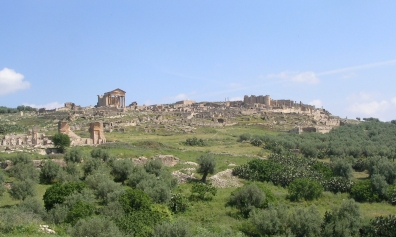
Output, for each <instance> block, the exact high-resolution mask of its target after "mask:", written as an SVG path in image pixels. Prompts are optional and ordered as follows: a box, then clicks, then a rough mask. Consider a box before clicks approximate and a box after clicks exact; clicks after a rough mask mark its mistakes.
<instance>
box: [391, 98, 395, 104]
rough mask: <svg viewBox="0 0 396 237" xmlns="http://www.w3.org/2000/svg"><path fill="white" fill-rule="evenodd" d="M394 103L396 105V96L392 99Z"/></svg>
mask: <svg viewBox="0 0 396 237" xmlns="http://www.w3.org/2000/svg"><path fill="white" fill-rule="evenodd" d="M391 102H392V104H394V105H396V97H395V98H392V99H391Z"/></svg>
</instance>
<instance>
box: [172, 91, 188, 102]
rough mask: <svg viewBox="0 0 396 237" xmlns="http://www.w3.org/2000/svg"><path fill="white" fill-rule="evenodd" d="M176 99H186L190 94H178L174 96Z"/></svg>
mask: <svg viewBox="0 0 396 237" xmlns="http://www.w3.org/2000/svg"><path fill="white" fill-rule="evenodd" d="M173 98H174V99H175V100H177V101H180V100H186V99H187V98H188V96H187V95H186V94H184V93H181V94H178V95H177V96H175V97H173Z"/></svg>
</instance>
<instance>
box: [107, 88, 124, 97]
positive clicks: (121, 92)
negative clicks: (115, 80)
mask: <svg viewBox="0 0 396 237" xmlns="http://www.w3.org/2000/svg"><path fill="white" fill-rule="evenodd" d="M125 94H126V92H125V91H123V90H121V89H120V88H117V89H115V90H112V91H109V92H106V93H105V95H110V96H113V95H121V96H125Z"/></svg>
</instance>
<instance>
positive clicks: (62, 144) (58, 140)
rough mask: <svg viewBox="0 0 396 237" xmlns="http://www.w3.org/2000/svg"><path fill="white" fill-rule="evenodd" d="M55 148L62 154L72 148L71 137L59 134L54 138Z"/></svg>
mask: <svg viewBox="0 0 396 237" xmlns="http://www.w3.org/2000/svg"><path fill="white" fill-rule="evenodd" d="M52 142H53V143H54V146H55V147H56V148H58V149H59V151H60V152H62V153H63V152H64V151H65V149H66V148H67V147H69V146H70V143H71V141H70V137H69V136H68V135H66V134H63V133H57V134H55V135H54V136H53V137H52Z"/></svg>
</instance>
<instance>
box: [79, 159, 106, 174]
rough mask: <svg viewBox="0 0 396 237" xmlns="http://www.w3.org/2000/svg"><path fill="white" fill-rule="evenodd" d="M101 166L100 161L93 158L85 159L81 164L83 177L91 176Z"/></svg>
mask: <svg viewBox="0 0 396 237" xmlns="http://www.w3.org/2000/svg"><path fill="white" fill-rule="evenodd" d="M101 165H102V161H101V160H98V159H93V158H86V159H85V160H84V164H83V167H82V169H83V171H84V176H85V177H87V176H88V175H90V174H92V173H93V172H95V171H96V170H98V169H99V168H100V166H101Z"/></svg>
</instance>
